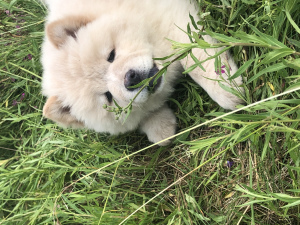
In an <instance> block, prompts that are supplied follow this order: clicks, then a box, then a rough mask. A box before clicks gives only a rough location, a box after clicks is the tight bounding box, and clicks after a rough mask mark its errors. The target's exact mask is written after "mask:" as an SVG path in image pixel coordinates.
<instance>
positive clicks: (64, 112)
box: [43, 96, 84, 128]
mask: <svg viewBox="0 0 300 225" xmlns="http://www.w3.org/2000/svg"><path fill="white" fill-rule="evenodd" d="M70 110H71V108H70V107H66V106H63V105H62V103H61V101H59V100H58V98H57V97H55V96H51V97H50V98H48V99H47V101H46V104H45V105H44V108H43V115H44V116H45V117H46V118H48V119H51V120H53V121H54V122H57V123H58V124H60V125H62V126H64V127H73V128H83V127H84V124H83V123H82V122H81V121H79V120H77V119H76V118H75V117H74V116H72V115H71V113H70Z"/></svg>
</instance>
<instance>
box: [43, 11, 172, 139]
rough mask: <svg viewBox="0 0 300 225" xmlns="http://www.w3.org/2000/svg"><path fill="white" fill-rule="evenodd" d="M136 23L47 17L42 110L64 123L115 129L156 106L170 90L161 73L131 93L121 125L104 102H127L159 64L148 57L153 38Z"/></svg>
mask: <svg viewBox="0 0 300 225" xmlns="http://www.w3.org/2000/svg"><path fill="white" fill-rule="evenodd" d="M124 18H125V17H124ZM139 24H140V23H137V21H136V20H134V19H133V20H132V21H128V19H124V20H122V19H120V16H118V17H114V16H112V15H106V16H102V17H101V18H97V19H94V18H88V17H81V16H70V17H66V18H63V19H60V20H57V21H54V22H51V23H49V24H48V25H47V26H46V38H45V42H44V45H43V56H42V62H43V66H44V74H43V93H44V94H45V95H46V96H47V97H48V100H47V102H46V104H45V107H44V115H45V116H46V117H47V118H50V119H52V120H54V121H55V122H58V123H60V124H62V125H65V126H73V127H87V128H90V129H94V130H96V131H98V132H109V133H112V134H115V133H120V132H126V131H128V130H132V129H135V128H136V127H137V126H138V124H139V123H140V121H141V120H142V119H143V118H144V117H145V115H147V113H148V112H151V111H153V110H155V109H157V108H159V107H161V106H162V105H163V103H164V101H165V99H166V97H167V96H168V93H169V92H171V87H170V86H169V85H168V84H167V82H165V81H164V79H163V78H159V79H156V80H155V82H153V81H152V82H150V88H149V87H148V88H145V89H143V90H142V91H141V93H140V94H139V95H138V96H137V97H136V98H135V100H134V102H133V110H132V114H133V115H131V116H130V117H129V118H128V119H127V121H126V123H125V124H124V125H122V126H121V125H120V122H118V121H116V120H115V117H114V114H113V113H111V112H108V111H107V110H106V109H104V108H103V105H110V106H114V101H113V99H114V100H115V101H116V102H117V103H118V105H120V106H122V107H124V106H126V105H127V104H128V103H129V102H130V101H131V99H133V98H134V97H135V96H136V94H137V92H139V90H140V88H141V87H137V84H139V83H140V82H142V81H143V80H145V79H147V78H151V77H153V76H154V75H155V74H156V73H157V72H158V71H159V69H161V66H160V65H159V63H158V62H155V61H154V60H153V58H154V57H157V56H156V54H158V52H157V48H156V43H155V41H154V40H153V38H152V37H151V35H150V33H149V31H147V28H146V27H144V26H141V25H139ZM159 54H161V53H159ZM153 80H154V79H153ZM149 89H151V92H150V91H149Z"/></svg>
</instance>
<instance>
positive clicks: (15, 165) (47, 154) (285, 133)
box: [0, 0, 300, 225]
mask: <svg viewBox="0 0 300 225" xmlns="http://www.w3.org/2000/svg"><path fill="white" fill-rule="evenodd" d="M297 4H298V5H299V2H298V1H291V0H288V1H280V0H279V1H274V2H272V1H269V2H268V1H254V0H247V1H246V0H243V1H217V0H214V1H202V2H201V3H200V7H201V12H200V14H201V16H202V17H203V18H204V21H203V22H201V23H202V25H204V26H205V28H206V30H207V31H211V33H210V34H211V35H212V36H215V37H216V38H218V39H219V40H220V43H221V44H223V45H224V46H229V44H228V42H230V43H231V44H230V45H232V46H233V45H234V44H233V43H239V44H235V45H234V46H235V47H232V49H231V50H232V53H233V55H234V58H235V60H236V62H237V63H238V64H239V66H240V68H242V69H241V74H242V76H243V78H244V83H245V85H244V88H245V90H246V91H245V96H244V98H245V100H246V102H247V104H252V103H255V102H259V101H261V100H263V99H266V98H272V99H271V100H268V101H265V102H263V103H260V104H256V105H255V106H252V107H248V108H244V109H243V110H241V111H239V112H236V113H233V114H230V115H227V116H225V117H224V115H225V114H226V113H227V112H226V111H224V110H223V109H221V108H220V107H219V106H218V105H217V104H216V103H214V102H213V101H212V100H211V99H210V98H209V97H208V96H207V94H206V93H205V92H204V91H203V90H202V89H201V88H200V87H199V86H198V85H196V84H195V83H194V82H193V81H191V79H189V78H185V79H182V80H181V81H180V82H179V84H178V85H177V87H176V92H175V93H174V95H173V96H172V98H171V99H170V102H169V104H170V106H171V107H172V108H173V109H174V110H175V113H176V116H177V120H178V129H179V132H182V131H186V130H187V129H189V128H193V129H189V130H188V132H185V133H182V134H180V135H179V137H177V138H176V139H175V140H174V144H173V145H171V146H167V147H157V146H154V147H150V148H149V147H147V146H149V143H148V141H147V138H146V137H145V136H144V135H141V134H139V133H137V132H133V133H130V134H126V135H121V136H117V137H109V136H107V135H104V134H97V133H94V132H91V131H85V130H71V129H61V128H59V127H58V126H56V125H55V124H53V123H52V122H50V121H47V120H45V119H43V118H42V112H41V109H42V106H43V104H44V101H45V99H44V98H43V96H42V95H41V92H40V82H41V74H42V68H41V64H40V61H39V57H40V45H41V42H42V37H43V22H44V16H45V13H46V12H45V9H44V7H43V5H42V4H41V3H39V2H38V1H27V0H23V1H9V0H4V1H1V2H0V35H1V36H0V45H1V51H0V91H1V92H0V119H1V120H0V127H1V129H0V224H14V225H15V224H22V225H23V224H120V223H123V222H124V224H125V223H126V224H299V223H300V195H299V193H300V178H299V175H300V165H299V164H300V151H299V149H300V134H299V121H300V110H299V107H300V106H299V103H300V100H299V95H300V93H299V86H300V84H299V78H300V75H299V74H300V65H299V64H300V62H299V52H300V38H299V24H300V15H299V13H298V7H299V6H298V5H297ZM191 26H192V24H191ZM229 37H230V38H229ZM177 47H180V44H178V46H177ZM183 50H184V49H183ZM296 88H298V91H297V90H295V89H296ZM287 91H290V93H289V94H282V93H284V92H287ZM276 96H277V97H276ZM219 116H220V117H222V118H220V119H218V120H215V121H212V120H213V119H214V118H216V117H219ZM207 121H209V123H207V124H205V125H203V126H199V124H201V123H204V122H207ZM197 125H198V127H197V128H195V126H197Z"/></svg>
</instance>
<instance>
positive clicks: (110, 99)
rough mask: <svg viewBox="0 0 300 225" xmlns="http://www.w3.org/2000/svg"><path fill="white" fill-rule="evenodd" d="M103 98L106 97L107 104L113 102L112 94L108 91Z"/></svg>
mask: <svg viewBox="0 0 300 225" xmlns="http://www.w3.org/2000/svg"><path fill="white" fill-rule="evenodd" d="M105 96H106V98H107V101H108V102H109V103H111V102H112V100H113V96H112V94H111V93H110V92H109V91H108V92H105Z"/></svg>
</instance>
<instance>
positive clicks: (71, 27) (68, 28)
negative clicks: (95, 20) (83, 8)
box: [46, 16, 92, 48]
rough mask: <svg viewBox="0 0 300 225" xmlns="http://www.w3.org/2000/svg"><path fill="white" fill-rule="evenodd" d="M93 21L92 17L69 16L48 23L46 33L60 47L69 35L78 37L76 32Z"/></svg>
mask: <svg viewBox="0 0 300 225" xmlns="http://www.w3.org/2000/svg"><path fill="white" fill-rule="evenodd" d="M91 21H92V19H91V18H87V17H83V16H68V17H65V18H63V19H60V20H56V21H54V22H51V23H50V24H48V25H47V26H46V35H47V37H48V38H49V40H50V41H51V42H52V43H53V44H54V45H55V46H56V47H57V48H59V47H60V46H62V45H63V44H64V43H65V42H66V40H67V38H68V37H73V38H75V39H76V32H77V31H78V30H79V29H80V28H81V27H83V26H85V25H87V24H88V23H89V22H91Z"/></svg>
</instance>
